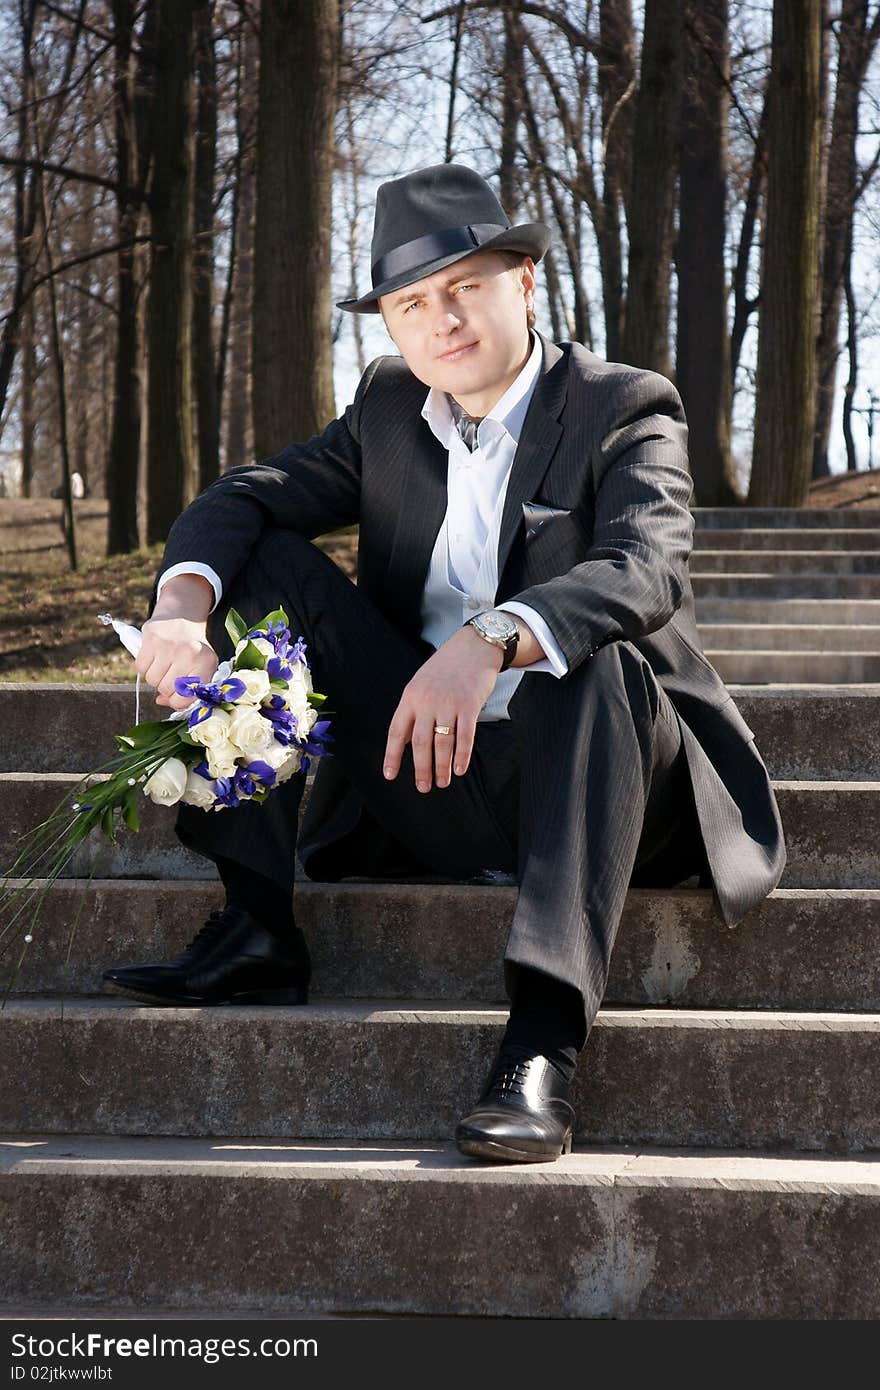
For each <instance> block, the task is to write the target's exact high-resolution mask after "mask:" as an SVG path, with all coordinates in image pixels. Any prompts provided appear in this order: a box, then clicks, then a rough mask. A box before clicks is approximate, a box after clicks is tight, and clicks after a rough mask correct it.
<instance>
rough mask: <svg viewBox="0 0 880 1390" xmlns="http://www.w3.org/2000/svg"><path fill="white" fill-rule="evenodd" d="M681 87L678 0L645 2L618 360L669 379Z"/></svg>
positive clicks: (679, 13) (679, 10)
mask: <svg viewBox="0 0 880 1390" xmlns="http://www.w3.org/2000/svg"><path fill="white" fill-rule="evenodd" d="M680 85H681V5H680V3H679V0H646V3H645V36H644V40H643V42H642V70H641V77H640V81H639V94H638V100H637V103H636V129H635V147H634V151H633V182H632V201H631V206H630V215H629V275H628V286H627V308H626V327H625V330H624V335H623V358H624V361H626V362H629V363H631V364H632V365H633V366H635V367H650V368H652V369H653V370H654V371H656V372H662V373H663V375H664V376H669V375H670V374H671V371H672V359H671V357H670V351H669V329H670V322H669V289H670V285H669V280H670V266H671V264H672V256H673V248H674V213H675V176H676V166H677V160H678V133H679V106H680Z"/></svg>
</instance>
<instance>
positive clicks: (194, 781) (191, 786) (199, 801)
mask: <svg viewBox="0 0 880 1390" xmlns="http://www.w3.org/2000/svg"><path fill="white" fill-rule="evenodd" d="M208 770H209V771H210V768H209V769H208ZM181 800H182V801H185V802H187V803H188V805H190V806H200V807H201V808H202V810H203V811H210V809H211V807H212V806H213V805H214V788H213V785H212V784H211V783H210V782H209V781H208V780H207V779H206V778H205V777H202V776H200V775H199V773H198V772H193V770H192V768H190V771H189V776H188V777H187V779H186V786H185V787H184V789H183V796H182V797H181Z"/></svg>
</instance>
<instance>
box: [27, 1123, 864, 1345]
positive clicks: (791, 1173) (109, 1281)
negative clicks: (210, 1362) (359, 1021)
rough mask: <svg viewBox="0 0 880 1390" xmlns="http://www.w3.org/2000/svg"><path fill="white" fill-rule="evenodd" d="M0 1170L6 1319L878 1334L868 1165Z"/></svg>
mask: <svg viewBox="0 0 880 1390" xmlns="http://www.w3.org/2000/svg"><path fill="white" fill-rule="evenodd" d="M0 1154H2V1161H0V1202H2V1206H3V1210H4V1216H5V1220H4V1224H5V1236H6V1239H5V1241H4V1259H3V1261H2V1262H0V1304H2V1305H3V1306H4V1307H9V1306H12V1307H19V1306H20V1305H21V1304H22V1303H23V1302H25V1301H27V1303H28V1304H29V1305H31V1306H33V1307H35V1308H38V1307H40V1306H43V1307H49V1308H50V1309H51V1308H52V1307H53V1306H57V1305H58V1304H59V1303H61V1304H63V1305H64V1306H65V1308H66V1309H67V1310H69V1311H67V1312H66V1313H65V1316H67V1317H71V1316H77V1315H78V1316H87V1315H89V1313H91V1312H92V1310H94V1309H96V1308H97V1309H100V1310H101V1311H102V1312H103V1311H104V1310H105V1309H116V1310H118V1313H124V1312H129V1313H144V1312H148V1311H150V1310H153V1309H157V1310H162V1311H168V1310H170V1309H171V1308H175V1307H176V1308H179V1309H182V1310H186V1309H189V1308H192V1307H194V1306H197V1307H198V1308H199V1309H200V1310H203V1311H204V1312H205V1313H209V1310H210V1309H212V1308H213V1309H222V1310H223V1311H224V1312H225V1313H226V1314H227V1316H228V1317H230V1318H235V1317H247V1316H248V1315H250V1316H254V1315H255V1314H256V1315H258V1316H259V1315H260V1314H262V1315H263V1316H272V1315H275V1316H280V1317H290V1316H294V1315H306V1316H310V1317H314V1316H316V1315H320V1314H325V1315H334V1314H335V1315H337V1316H344V1315H346V1314H349V1315H351V1314H360V1315H370V1314H373V1315H378V1314H383V1313H384V1314H396V1315H399V1316H405V1315H422V1316H432V1315H433V1316H438V1317H444V1316H445V1317H454V1316H465V1317H509V1318H514V1317H516V1318H548V1319H549V1318H553V1319H558V1318H618V1319H620V1318H632V1319H636V1318H639V1319H643V1318H651V1319H661V1318H663V1319H672V1318H692V1319H709V1318H712V1319H715V1318H725V1319H762V1320H763V1319H766V1318H790V1319H798V1320H802V1319H831V1318H834V1319H876V1318H877V1317H880V1253H878V1252H880V1167H878V1165H877V1163H876V1161H875V1160H873V1159H870V1158H863V1159H848V1158H828V1157H825V1156H817V1155H808V1154H797V1153H791V1154H773V1155H768V1154H751V1153H744V1152H713V1153H677V1152H673V1151H669V1150H663V1149H659V1148H654V1149H651V1150H641V1151H638V1152H637V1151H635V1150H634V1149H630V1148H626V1147H615V1148H613V1149H612V1148H597V1147H590V1148H586V1147H580V1148H577V1149H576V1150H575V1151H574V1152H573V1153H571V1154H569V1155H566V1156H565V1157H564V1158H561V1159H558V1160H557V1161H556V1162H555V1163H551V1164H540V1165H531V1164H530V1165H516V1164H490V1163H483V1162H481V1161H479V1160H470V1159H466V1158H463V1157H462V1155H460V1154H459V1153H458V1151H457V1150H456V1149H454V1148H453V1147H452V1146H451V1145H450V1144H449V1143H448V1142H441V1143H430V1142H426V1141H425V1140H417V1141H412V1142H407V1143H405V1144H399V1143H388V1142H376V1141H375V1140H370V1141H364V1142H354V1143H346V1144H345V1145H340V1144H338V1143H334V1142H330V1143H326V1142H324V1143H321V1142H319V1143H314V1142H313V1143H306V1142H294V1143H290V1142H287V1143H278V1142H277V1141H276V1140H274V1139H269V1140H268V1141H266V1142H264V1141H263V1140H262V1139H261V1138H249V1139H247V1140H246V1141H244V1142H242V1140H241V1139H239V1138H238V1136H236V1135H232V1136H229V1137H227V1138H225V1139H220V1140H219V1141H218V1140H217V1139H208V1138H192V1139H190V1138H149V1137H147V1138H139V1137H123V1138H107V1137H106V1136H104V1135H100V1134H99V1135H92V1134H81V1135H73V1136H65V1137H63V1138H56V1137H54V1136H52V1135H48V1134H40V1133H37V1132H34V1133H32V1134H31V1135H30V1136H29V1137H28V1138H27V1139H25V1140H22V1139H19V1138H17V1137H15V1136H3V1137H2V1138H0ZM84 1232H87V1233H88V1235H87V1237H86V1236H84ZM875 1235H876V1236H877V1237H878V1238H877V1239H876V1240H875V1239H874V1236H875ZM733 1240H735V1245H736V1258H735V1259H732V1258H731V1246H732V1242H733ZM817 1240H819V1241H820V1242H821V1258H817V1256H816V1248H817V1245H816V1242H817ZM502 1243H503V1252H502V1250H501V1245H502ZM47 1250H51V1252H52V1258H51V1259H45V1258H40V1253H41V1252H44V1251H47ZM218 1252H219V1253H221V1254H222V1258H218ZM872 1252H873V1253H872Z"/></svg>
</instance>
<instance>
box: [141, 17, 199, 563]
mask: <svg viewBox="0 0 880 1390" xmlns="http://www.w3.org/2000/svg"><path fill="white" fill-rule="evenodd" d="M197 3H199V0H160V3H159V33H158V42H157V50H156V61H157V80H156V104H155V116H154V125H153V182H152V197H151V204H150V205H151V210H152V230H153V244H152V255H151V260H150V297H149V307H148V312H147V337H148V350H149V364H148V365H149V378H148V391H147V400H148V405H147V431H148V435H147V542H148V544H154V543H156V542H160V541H164V540H165V538H166V537H167V535H168V532H169V530H170V529H171V526H172V523H173V522H174V521H175V520H176V518H177V517H178V516H179V515H180V513H181V512H182V511H183V509H184V507H186V506H187V504H188V503H189V502H190V501H191V500H192V491H193V481H194V476H195V442H194V438H193V397H192V185H193V180H192V178H191V168H190V163H191V160H192V153H193V138H192V135H193V120H194V115H193V99H192V98H193V48H194V10H195V6H196V4H197Z"/></svg>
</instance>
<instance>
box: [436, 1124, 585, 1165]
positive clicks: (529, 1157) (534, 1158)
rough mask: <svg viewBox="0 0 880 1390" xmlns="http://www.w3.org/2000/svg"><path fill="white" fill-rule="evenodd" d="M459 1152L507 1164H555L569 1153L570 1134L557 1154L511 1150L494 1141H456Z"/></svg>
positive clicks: (507, 1146)
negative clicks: (499, 1160)
mask: <svg viewBox="0 0 880 1390" xmlns="http://www.w3.org/2000/svg"><path fill="white" fill-rule="evenodd" d="M455 1142H456V1144H457V1146H458V1149H459V1152H460V1153H463V1154H467V1155H468V1157H469V1158H490V1159H494V1160H496V1161H497V1160H498V1159H503V1160H505V1161H506V1162H508V1163H555V1161H556V1159H557V1158H562V1156H563V1155H564V1154H569V1153H571V1133H570V1132H569V1133H568V1134H566V1136H565V1138H564V1139H563V1141H562V1147H561V1148H560V1150H559V1152H558V1153H548V1154H538V1153H534V1152H530V1151H529V1150H527V1149H513V1148H511V1147H510V1146H509V1145H507V1144H500V1143H499V1142H498V1141H497V1140H496V1139H477V1138H473V1139H456V1141H455Z"/></svg>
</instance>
